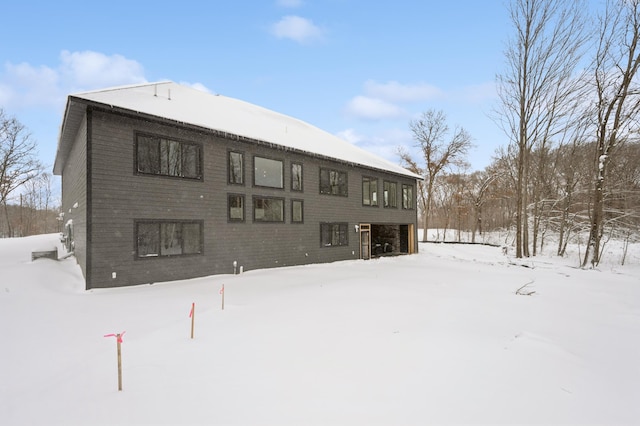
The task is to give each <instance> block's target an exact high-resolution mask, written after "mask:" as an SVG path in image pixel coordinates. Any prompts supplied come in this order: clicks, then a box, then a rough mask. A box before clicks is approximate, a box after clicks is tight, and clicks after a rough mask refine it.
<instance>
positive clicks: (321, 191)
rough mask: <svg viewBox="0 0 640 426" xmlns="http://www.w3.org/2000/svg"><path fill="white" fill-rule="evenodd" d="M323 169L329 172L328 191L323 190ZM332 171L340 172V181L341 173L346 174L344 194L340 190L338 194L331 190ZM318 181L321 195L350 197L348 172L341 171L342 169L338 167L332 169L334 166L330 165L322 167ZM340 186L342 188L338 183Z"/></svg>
mask: <svg viewBox="0 0 640 426" xmlns="http://www.w3.org/2000/svg"><path fill="white" fill-rule="evenodd" d="M323 171H327V172H329V192H326V191H324V192H323V190H322V172H323ZM331 172H334V173H338V181H340V178H339V176H340V175H344V194H343V193H340V192H338V193H337V194H334V193H333V192H332V191H331V188H332V187H331ZM318 181H319V183H318V185H319V188H318V189H319V192H320V194H321V195H331V196H334V197H348V196H349V174H348V173H347V172H344V171H341V170H337V169H332V168H329V167H320V171H319V175H318ZM338 188H339V189H340V188H341V186H340V185H338Z"/></svg>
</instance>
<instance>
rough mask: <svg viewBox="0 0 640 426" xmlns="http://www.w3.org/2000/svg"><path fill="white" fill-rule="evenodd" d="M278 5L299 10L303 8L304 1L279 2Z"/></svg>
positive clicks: (288, 0)
mask: <svg viewBox="0 0 640 426" xmlns="http://www.w3.org/2000/svg"><path fill="white" fill-rule="evenodd" d="M276 4H277V5H278V6H280V7H288V8H297V7H300V6H302V0H277V1H276Z"/></svg>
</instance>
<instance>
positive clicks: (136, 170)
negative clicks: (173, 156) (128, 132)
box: [133, 131, 204, 182]
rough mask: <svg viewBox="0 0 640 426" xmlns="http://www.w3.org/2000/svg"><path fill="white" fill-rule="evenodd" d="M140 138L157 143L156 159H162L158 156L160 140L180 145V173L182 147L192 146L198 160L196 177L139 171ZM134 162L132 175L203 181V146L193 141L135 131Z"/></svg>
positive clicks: (182, 167) (182, 162)
mask: <svg viewBox="0 0 640 426" xmlns="http://www.w3.org/2000/svg"><path fill="white" fill-rule="evenodd" d="M140 137H143V138H150V139H154V140H157V141H158V158H159V159H160V158H162V156H161V154H160V141H162V140H167V141H171V142H176V143H178V144H180V156H181V159H180V168H181V171H182V170H184V168H185V167H184V149H183V147H184V146H185V145H189V146H193V147H195V148H196V152H197V153H198V158H197V160H196V164H195V166H196V175H197V176H195V177H192V176H181V175H172V174H168V173H160V172H159V173H152V172H145V171H142V170H140V166H139V160H140V155H139V145H140V140H139V139H140ZM133 155H134V161H133V173H134V175H137V176H157V177H163V178H169V179H185V180H190V181H200V182H202V181H204V163H203V157H204V146H203V144H202V143H201V142H194V141H190V140H185V139H179V138H174V137H169V136H162V135H158V134H153V133H147V132H139V131H135V132H134V153H133ZM160 170H162V167H160Z"/></svg>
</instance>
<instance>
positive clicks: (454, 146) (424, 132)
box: [398, 110, 472, 241]
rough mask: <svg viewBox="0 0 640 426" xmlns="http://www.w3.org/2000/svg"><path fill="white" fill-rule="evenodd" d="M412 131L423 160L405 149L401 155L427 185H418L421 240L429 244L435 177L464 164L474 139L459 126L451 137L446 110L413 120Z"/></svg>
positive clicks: (422, 183)
mask: <svg viewBox="0 0 640 426" xmlns="http://www.w3.org/2000/svg"><path fill="white" fill-rule="evenodd" d="M409 128H410V129H411V132H412V133H413V139H414V140H415V141H416V142H417V147H418V148H419V150H420V155H421V156H422V158H421V160H420V161H416V160H414V159H413V158H412V156H411V154H410V153H408V152H407V151H405V150H403V149H399V151H398V154H399V155H400V158H401V160H402V162H403V163H404V165H405V167H407V169H409V170H411V171H412V172H414V173H417V174H420V175H422V176H424V178H425V181H424V182H420V183H419V191H420V194H419V197H420V200H421V203H422V213H423V229H424V231H423V234H422V241H427V231H428V230H429V215H430V214H431V199H432V196H433V188H434V184H435V181H436V177H437V176H438V174H439V173H440V172H441V171H442V170H443V169H445V168H447V167H449V166H451V165H461V164H462V163H464V157H465V156H466V154H467V152H468V151H469V149H470V148H471V147H472V143H471V136H470V135H469V133H467V131H466V130H464V129H463V128H462V127H459V126H456V127H455V128H454V131H453V134H450V133H449V126H448V125H447V117H446V115H445V113H444V112H443V111H435V110H427V111H426V112H424V113H422V115H421V116H420V118H418V119H416V120H412V121H410V122H409Z"/></svg>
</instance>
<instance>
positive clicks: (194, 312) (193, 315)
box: [189, 302, 196, 339]
mask: <svg viewBox="0 0 640 426" xmlns="http://www.w3.org/2000/svg"><path fill="white" fill-rule="evenodd" d="M189 316H190V317H191V338H192V339H193V330H194V328H195V323H196V304H195V302H194V303H192V304H191V314H189Z"/></svg>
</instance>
